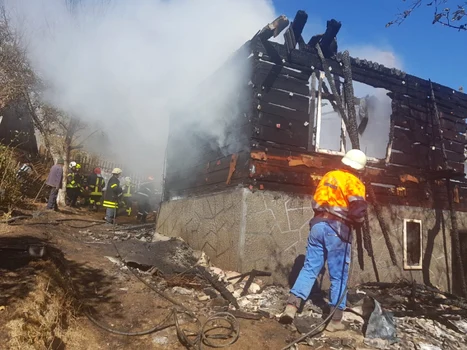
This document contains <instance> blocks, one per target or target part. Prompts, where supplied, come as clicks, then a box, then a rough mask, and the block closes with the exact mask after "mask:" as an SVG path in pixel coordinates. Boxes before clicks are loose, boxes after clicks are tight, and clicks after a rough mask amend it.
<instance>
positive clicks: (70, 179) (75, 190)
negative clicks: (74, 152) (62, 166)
mask: <svg viewBox="0 0 467 350" xmlns="http://www.w3.org/2000/svg"><path fill="white" fill-rule="evenodd" d="M76 166H77V164H76V162H70V164H69V166H68V167H69V169H70V170H69V172H68V175H67V177H66V205H67V206H70V207H76V201H77V200H78V196H79V194H80V180H81V179H80V175H79V174H78V170H77V169H76Z"/></svg>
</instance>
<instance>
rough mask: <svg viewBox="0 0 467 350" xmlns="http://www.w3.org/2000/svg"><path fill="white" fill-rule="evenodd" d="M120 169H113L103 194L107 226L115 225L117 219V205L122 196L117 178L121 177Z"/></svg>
mask: <svg viewBox="0 0 467 350" xmlns="http://www.w3.org/2000/svg"><path fill="white" fill-rule="evenodd" d="M121 173H122V169H119V168H115V169H114V170H112V177H111V178H110V179H109V182H108V183H107V189H106V190H105V194H104V203H103V206H104V208H105V209H106V211H105V221H107V223H109V224H113V223H115V218H116V217H117V211H118V203H119V201H120V198H121V196H122V188H121V187H120V180H119V179H118V177H119V176H120V175H121Z"/></svg>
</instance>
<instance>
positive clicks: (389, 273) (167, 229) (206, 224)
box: [158, 188, 467, 290]
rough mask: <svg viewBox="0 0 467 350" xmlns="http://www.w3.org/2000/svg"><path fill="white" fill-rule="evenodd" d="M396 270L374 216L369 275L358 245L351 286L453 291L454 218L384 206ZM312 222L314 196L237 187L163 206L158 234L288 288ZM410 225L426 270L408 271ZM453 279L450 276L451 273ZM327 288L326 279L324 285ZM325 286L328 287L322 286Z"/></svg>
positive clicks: (466, 220) (464, 220)
mask: <svg viewBox="0 0 467 350" xmlns="http://www.w3.org/2000/svg"><path fill="white" fill-rule="evenodd" d="M383 215H384V218H385V220H386V222H387V223H388V225H389V229H390V237H391V242H392V244H393V246H394V250H395V252H396V256H397V263H398V265H397V266H394V265H393V264H392V263H391V259H390V257H389V253H388V249H387V247H386V243H385V240H384V237H383V235H382V232H381V228H380V225H379V222H378V220H377V219H376V217H375V215H374V213H373V212H370V232H371V236H372V244H373V250H374V262H373V261H372V259H371V258H370V257H369V256H368V254H367V253H366V251H364V270H363V271H362V270H361V269H360V267H359V263H358V261H357V260H358V259H357V249H356V244H354V247H353V249H354V255H353V256H354V263H353V273H352V280H351V282H350V284H351V285H355V284H358V283H361V282H369V281H376V280H377V278H376V276H377V275H378V277H379V280H380V281H382V282H391V281H397V280H398V279H401V278H403V279H408V280H415V281H417V282H421V283H432V284H434V285H436V286H438V287H439V288H441V289H443V290H450V289H451V285H452V279H451V278H450V274H451V242H450V234H449V230H450V218H449V213H448V212H441V211H439V212H436V211H435V210H431V209H430V210H429V209H420V208H412V207H403V206H391V207H385V208H384V210H383ZM312 216H313V210H312V208H311V197H299V196H295V195H290V194H286V193H283V192H270V191H257V192H254V193H253V192H251V191H250V190H248V189H244V188H238V189H235V190H231V191H228V192H223V193H218V194H211V195H208V196H202V197H194V198H185V199H178V200H172V201H168V202H165V203H163V205H162V208H161V212H160V216H159V220H158V232H160V233H162V234H166V235H169V236H181V237H182V238H184V239H185V240H186V241H187V242H188V243H189V244H190V245H191V246H192V247H193V248H195V249H202V250H204V251H205V252H206V253H207V254H208V255H209V256H210V258H211V259H212V261H213V263H214V264H216V265H217V266H219V267H221V268H224V269H230V270H237V271H240V272H246V271H249V270H251V269H258V270H269V271H272V272H273V279H274V281H275V282H277V283H281V284H287V282H288V276H289V274H290V271H291V268H292V265H293V264H294V261H295V260H296V258H297V257H298V256H300V255H301V254H304V253H305V249H306V241H307V237H308V233H309V224H308V223H309V220H310V218H311V217H312ZM404 219H418V220H421V221H422V230H423V240H422V242H423V270H404V268H403V232H404V231H403V222H404ZM458 219H459V228H460V229H462V228H464V229H465V228H467V217H466V215H465V213H459V215H458ZM448 273H449V274H448ZM322 280H323V281H328V278H323V279H322ZM324 285H327V283H324Z"/></svg>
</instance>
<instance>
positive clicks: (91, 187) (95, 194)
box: [87, 168, 105, 211]
mask: <svg viewBox="0 0 467 350" xmlns="http://www.w3.org/2000/svg"><path fill="white" fill-rule="evenodd" d="M104 187H105V180H104V178H103V177H102V175H101V168H95V169H94V171H93V173H92V174H91V175H89V176H88V179H87V190H88V191H90V193H89V204H90V208H91V209H92V210H94V211H99V207H100V206H101V205H102V202H101V201H102V189H103V188H104Z"/></svg>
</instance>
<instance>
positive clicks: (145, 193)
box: [135, 176, 155, 223]
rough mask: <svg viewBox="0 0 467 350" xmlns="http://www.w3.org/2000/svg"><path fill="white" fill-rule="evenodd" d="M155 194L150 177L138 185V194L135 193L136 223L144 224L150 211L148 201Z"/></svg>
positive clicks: (152, 179) (152, 180)
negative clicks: (136, 205) (136, 204)
mask: <svg viewBox="0 0 467 350" xmlns="http://www.w3.org/2000/svg"><path fill="white" fill-rule="evenodd" d="M154 194H155V183H154V178H153V177H152V176H149V177H148V181H147V182H144V183H142V184H140V185H139V188H138V192H136V196H135V197H136V201H137V202H138V215H137V217H136V218H137V219H138V221H141V222H142V223H145V222H146V217H147V216H148V214H149V212H150V211H151V204H150V201H149V199H150V198H151V197H152V196H154Z"/></svg>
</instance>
